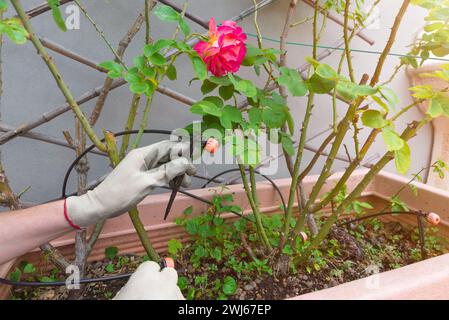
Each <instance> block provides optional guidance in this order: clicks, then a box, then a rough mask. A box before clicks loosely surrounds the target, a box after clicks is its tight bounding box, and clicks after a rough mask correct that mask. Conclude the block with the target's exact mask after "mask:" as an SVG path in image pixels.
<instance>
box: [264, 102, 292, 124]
mask: <svg viewBox="0 0 449 320" xmlns="http://www.w3.org/2000/svg"><path fill="white" fill-rule="evenodd" d="M262 118H263V122H264V123H265V124H266V125H267V127H268V128H280V127H282V125H283V124H284V123H285V121H286V119H287V117H286V114H285V109H284V107H265V108H264V109H263V112H262Z"/></svg>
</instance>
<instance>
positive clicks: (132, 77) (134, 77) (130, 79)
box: [123, 72, 142, 83]
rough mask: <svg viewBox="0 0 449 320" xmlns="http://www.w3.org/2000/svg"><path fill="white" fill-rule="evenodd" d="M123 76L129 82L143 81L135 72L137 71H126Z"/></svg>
mask: <svg viewBox="0 0 449 320" xmlns="http://www.w3.org/2000/svg"><path fill="white" fill-rule="evenodd" d="M123 78H124V79H125V80H126V81H127V82H128V83H135V82H141V81H142V78H141V77H139V75H137V74H135V73H131V72H128V73H126V74H125V75H124V76H123Z"/></svg>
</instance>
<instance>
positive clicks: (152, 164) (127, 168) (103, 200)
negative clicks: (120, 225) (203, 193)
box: [66, 140, 195, 228]
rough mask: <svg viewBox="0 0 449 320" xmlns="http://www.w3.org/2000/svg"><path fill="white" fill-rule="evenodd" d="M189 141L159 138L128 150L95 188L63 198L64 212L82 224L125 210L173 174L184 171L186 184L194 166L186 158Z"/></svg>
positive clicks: (82, 225) (110, 216) (164, 182)
mask: <svg viewBox="0 0 449 320" xmlns="http://www.w3.org/2000/svg"><path fill="white" fill-rule="evenodd" d="M188 157H189V144H188V143H185V142H174V141H168V140H167V141H161V142H159V143H155V144H152V145H149V146H147V147H144V148H140V149H135V150H133V151H131V152H130V153H129V154H128V155H127V156H126V157H125V158H124V159H123V160H122V161H121V162H120V163H119V165H118V166H117V167H116V168H115V169H114V170H113V171H112V172H111V173H110V174H109V175H108V176H107V177H106V179H105V180H104V181H103V182H102V183H101V184H100V185H98V186H97V187H96V188H95V189H93V190H91V191H88V192H87V193H86V194H84V195H82V196H78V197H69V198H67V200H66V205H67V208H66V209H67V210H66V213H67V215H68V216H69V219H70V220H71V222H72V223H74V224H75V225H77V226H79V227H81V228H83V227H87V226H89V225H91V224H94V223H96V222H98V221H100V220H104V219H108V218H113V217H116V216H118V215H120V214H122V213H125V212H127V211H128V210H129V209H131V208H132V207H134V206H136V205H137V204H138V203H139V202H140V201H142V200H143V198H145V197H146V196H147V195H148V194H149V193H150V192H151V191H152V190H153V189H154V187H158V186H164V185H168V183H169V182H170V181H171V180H172V179H173V178H175V177H176V176H179V175H183V174H186V176H185V178H184V181H183V186H188V184H189V183H190V177H189V176H188V175H193V174H195V167H194V166H193V164H192V163H191V161H190V160H189V159H188Z"/></svg>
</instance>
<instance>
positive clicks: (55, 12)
mask: <svg viewBox="0 0 449 320" xmlns="http://www.w3.org/2000/svg"><path fill="white" fill-rule="evenodd" d="M47 2H48V6H49V7H50V8H51V14H52V16H53V20H54V21H55V23H56V25H57V26H58V28H59V29H61V30H62V31H64V32H65V31H67V27H66V25H65V21H64V19H63V17H62V14H61V11H60V10H59V6H60V3H59V0H47Z"/></svg>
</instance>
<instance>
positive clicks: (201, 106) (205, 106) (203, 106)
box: [190, 100, 222, 117]
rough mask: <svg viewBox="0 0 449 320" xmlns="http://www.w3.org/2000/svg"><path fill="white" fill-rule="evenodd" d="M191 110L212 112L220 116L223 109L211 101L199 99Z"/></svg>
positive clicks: (197, 112)
mask: <svg viewBox="0 0 449 320" xmlns="http://www.w3.org/2000/svg"><path fill="white" fill-rule="evenodd" d="M190 112H192V113H195V114H200V115H205V114H211V115H213V116H217V117H220V116H221V114H222V110H221V109H220V108H219V107H217V106H216V105H215V104H213V103H212V102H210V101H205V100H202V101H198V102H197V103H195V104H193V105H192V106H191V107H190Z"/></svg>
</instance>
